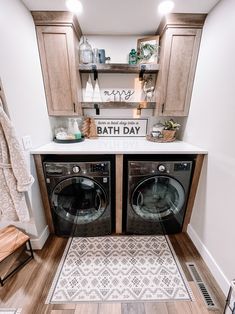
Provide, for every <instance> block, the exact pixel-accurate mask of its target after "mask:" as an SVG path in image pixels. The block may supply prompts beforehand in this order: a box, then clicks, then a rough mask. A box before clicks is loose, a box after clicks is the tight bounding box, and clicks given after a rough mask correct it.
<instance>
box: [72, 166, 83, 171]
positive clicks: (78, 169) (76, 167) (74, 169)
mask: <svg viewBox="0 0 235 314" xmlns="http://www.w3.org/2000/svg"><path fill="white" fill-rule="evenodd" d="M72 170H73V173H79V172H80V170H81V169H80V167H79V166H74V167H73V169H72Z"/></svg>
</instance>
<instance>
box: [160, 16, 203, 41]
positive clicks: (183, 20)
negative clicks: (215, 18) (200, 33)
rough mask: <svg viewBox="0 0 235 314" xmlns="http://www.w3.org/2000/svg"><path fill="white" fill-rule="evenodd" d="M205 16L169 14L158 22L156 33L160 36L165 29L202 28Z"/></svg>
mask: <svg viewBox="0 0 235 314" xmlns="http://www.w3.org/2000/svg"><path fill="white" fill-rule="evenodd" d="M206 17H207V14H191V13H171V14H167V15H166V16H165V17H164V18H163V19H162V20H161V22H160V24H159V26H158V29H157V33H156V34H159V35H160V36H161V35H162V33H163V32H164V31H165V30H166V29H167V28H171V27H174V28H177V27H180V28H197V29H200V28H202V27H203V25H204V22H205V19H206Z"/></svg>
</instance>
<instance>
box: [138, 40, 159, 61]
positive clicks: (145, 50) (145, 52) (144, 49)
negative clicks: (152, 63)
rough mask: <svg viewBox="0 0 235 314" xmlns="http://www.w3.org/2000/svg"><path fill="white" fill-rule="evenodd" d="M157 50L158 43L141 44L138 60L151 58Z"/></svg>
mask: <svg viewBox="0 0 235 314" xmlns="http://www.w3.org/2000/svg"><path fill="white" fill-rule="evenodd" d="M156 52H157V45H152V44H148V43H146V44H142V45H141V46H140V49H139V51H138V56H137V60H138V61H143V60H146V61H147V60H149V59H150V58H151V56H152V55H154V54H155V53H156Z"/></svg>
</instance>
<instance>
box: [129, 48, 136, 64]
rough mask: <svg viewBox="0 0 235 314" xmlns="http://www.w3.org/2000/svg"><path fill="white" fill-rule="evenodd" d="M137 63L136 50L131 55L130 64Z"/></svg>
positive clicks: (132, 50)
mask: <svg viewBox="0 0 235 314" xmlns="http://www.w3.org/2000/svg"><path fill="white" fill-rule="evenodd" d="M136 63H137V52H136V51H135V49H131V52H130V53H129V64H136Z"/></svg>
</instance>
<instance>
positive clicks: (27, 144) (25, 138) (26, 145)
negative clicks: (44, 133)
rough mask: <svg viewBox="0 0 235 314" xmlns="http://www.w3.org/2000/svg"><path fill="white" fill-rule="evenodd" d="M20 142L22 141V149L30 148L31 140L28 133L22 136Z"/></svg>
mask: <svg viewBox="0 0 235 314" xmlns="http://www.w3.org/2000/svg"><path fill="white" fill-rule="evenodd" d="M22 142H23V146H24V150H29V149H30V148H32V141H31V136H30V135H25V136H23V137H22Z"/></svg>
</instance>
